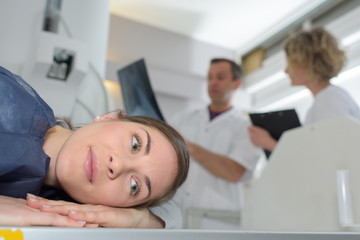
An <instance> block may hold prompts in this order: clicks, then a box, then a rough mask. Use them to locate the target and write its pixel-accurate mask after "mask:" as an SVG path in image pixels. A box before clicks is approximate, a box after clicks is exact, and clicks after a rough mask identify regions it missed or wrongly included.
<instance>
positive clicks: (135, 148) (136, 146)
mask: <svg viewBox="0 0 360 240" xmlns="http://www.w3.org/2000/svg"><path fill="white" fill-rule="evenodd" d="M140 148H141V142H140V141H139V138H138V137H137V136H133V137H132V143H131V150H132V152H136V151H139V150H140Z"/></svg>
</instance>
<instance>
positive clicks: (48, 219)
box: [0, 196, 85, 227]
mask: <svg viewBox="0 0 360 240" xmlns="http://www.w3.org/2000/svg"><path fill="white" fill-rule="evenodd" d="M0 225H1V226H58V227H83V226H84V225H85V221H77V220H74V219H71V218H68V217H67V216H63V215H60V214H57V213H51V212H41V211H39V210H38V209H34V208H31V207H29V206H27V205H26V200H24V199H21V198H13V197H7V196H0Z"/></svg>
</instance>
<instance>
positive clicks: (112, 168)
mask: <svg viewBox="0 0 360 240" xmlns="http://www.w3.org/2000/svg"><path fill="white" fill-rule="evenodd" d="M127 165H128V164H126V162H125V161H123V160H122V159H120V158H119V157H118V156H116V155H115V154H110V155H109V156H108V158H107V175H108V177H109V178H110V179H111V180H113V179H115V178H117V177H118V176H120V175H121V174H122V173H123V172H124V171H125V170H126V169H127V168H128V166H127Z"/></svg>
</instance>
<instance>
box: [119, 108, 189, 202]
mask: <svg viewBox="0 0 360 240" xmlns="http://www.w3.org/2000/svg"><path fill="white" fill-rule="evenodd" d="M118 118H119V120H120V121H127V122H135V123H140V124H143V125H145V126H148V127H150V128H155V129H157V130H158V131H159V132H160V133H161V134H163V135H164V136H165V137H166V138H167V139H168V140H169V142H170V144H171V145H172V146H173V147H174V149H175V152H176V156H177V160H178V170H177V174H176V176H175V180H174V182H173V183H172V184H171V185H170V187H169V189H168V190H167V191H166V192H165V193H164V194H163V195H162V196H160V197H158V198H156V199H153V200H151V201H149V202H146V203H143V204H140V205H139V206H138V207H153V206H157V205H160V204H162V203H164V202H166V201H168V200H170V199H171V198H172V197H173V196H174V195H175V193H176V190H177V189H178V188H179V187H180V186H181V185H182V184H183V183H184V181H185V180H186V177H187V174H188V171H189V164H190V156H189V151H188V148H187V146H186V143H185V141H184V139H183V137H182V136H181V135H180V134H179V133H178V132H177V131H176V130H175V129H174V128H173V127H171V126H170V125H168V124H167V123H165V122H164V121H161V120H158V119H155V118H151V117H146V116H127V115H126V114H124V112H120V113H118Z"/></svg>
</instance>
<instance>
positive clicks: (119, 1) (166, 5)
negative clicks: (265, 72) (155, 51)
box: [110, 0, 326, 52]
mask: <svg viewBox="0 0 360 240" xmlns="http://www.w3.org/2000/svg"><path fill="white" fill-rule="evenodd" d="M325 1H326V0H110V12H111V13H112V14H115V15H119V16H122V17H126V18H128V19H131V20H134V21H138V22H141V23H145V24H148V25H151V26H154V27H158V28H161V29H164V30H168V31H172V32H175V33H179V34H184V35H186V36H190V37H192V38H195V39H197V40H201V41H205V42H208V43H211V44H214V45H218V46H221V47H225V48H228V49H234V50H236V51H238V52H241V51H243V52H245V51H249V50H251V48H253V47H254V46H255V44H258V43H261V41H264V40H266V39H267V38H269V37H270V36H272V35H273V34H275V33H276V32H277V31H280V30H281V29H283V28H284V27H286V26H287V25H288V24H290V23H291V22H294V21H295V20H297V19H298V18H300V17H302V16H303V15H305V14H307V13H308V12H310V11H311V10H312V9H314V8H315V7H317V6H319V5H320V4H322V3H323V2H325ZM240 49H241V51H240Z"/></svg>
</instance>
